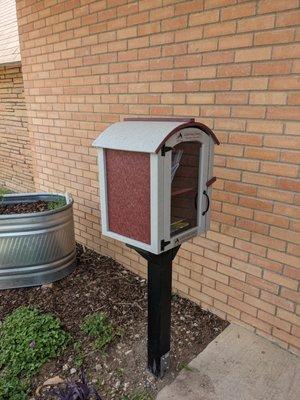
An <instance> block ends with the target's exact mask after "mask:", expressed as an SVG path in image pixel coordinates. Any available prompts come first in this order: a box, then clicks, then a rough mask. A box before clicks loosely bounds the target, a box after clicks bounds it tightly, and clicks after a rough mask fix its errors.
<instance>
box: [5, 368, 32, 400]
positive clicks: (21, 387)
mask: <svg viewBox="0 0 300 400" xmlns="http://www.w3.org/2000/svg"><path fill="white" fill-rule="evenodd" d="M28 390H29V381H28V380H20V379H19V378H17V377H15V376H11V375H5V374H4V375H1V376H0V399H1V400H27V393H28Z"/></svg>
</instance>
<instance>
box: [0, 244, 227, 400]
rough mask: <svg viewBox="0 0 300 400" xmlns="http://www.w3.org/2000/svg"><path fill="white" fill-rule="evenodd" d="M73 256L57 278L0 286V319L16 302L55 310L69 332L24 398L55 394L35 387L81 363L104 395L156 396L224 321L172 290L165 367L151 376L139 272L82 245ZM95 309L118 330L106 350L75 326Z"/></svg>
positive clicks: (71, 375) (76, 370)
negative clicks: (160, 375) (69, 268)
mask: <svg viewBox="0 0 300 400" xmlns="http://www.w3.org/2000/svg"><path fill="white" fill-rule="evenodd" d="M77 257H78V267H77V269H76V271H75V272H74V273H73V274H71V275H70V276H68V277H67V278H65V279H63V280H61V281H59V282H56V283H54V284H52V285H46V286H44V287H39V288H24V289H12V290H5V291H2V292H1V291H0V321H1V320H3V318H4V317H5V316H6V315H7V314H9V313H11V312H12V311H13V310H14V309H16V308H17V307H19V306H21V305H22V306H23V305H32V306H34V307H37V308H38V309H39V310H41V311H44V312H50V313H52V314H54V315H56V316H57V317H58V318H59V319H60V320H61V321H62V323H63V325H64V328H65V329H66V330H67V331H69V332H70V333H71V335H72V337H73V340H74V341H73V344H71V345H70V346H69V347H68V349H67V350H66V352H65V353H64V354H63V355H62V356H61V357H60V358H59V359H57V360H53V361H51V362H49V363H47V364H46V365H45V366H44V367H43V369H42V371H41V372H40V374H39V375H38V376H36V377H35V378H34V379H33V381H32V385H33V390H32V394H31V396H30V399H34V400H41V399H43V400H44V399H48V400H49V399H54V397H52V396H51V390H53V388H52V389H51V388H47V387H46V388H43V389H42V390H41V391H40V392H39V394H36V389H37V388H38V387H40V386H41V385H42V384H43V383H44V382H45V381H46V380H47V379H49V378H51V377H55V376H60V377H62V378H63V379H67V380H72V381H74V380H76V379H78V376H79V375H80V368H83V369H84V370H85V371H86V372H87V376H88V379H89V381H90V383H91V384H92V385H93V386H95V387H96V388H97V390H98V391H99V393H100V394H101V396H102V398H103V399H104V400H124V399H126V397H125V395H130V394H132V393H136V391H142V392H145V391H146V392H147V393H150V394H151V395H152V396H153V398H155V394H156V393H157V392H158V391H159V390H160V389H161V388H162V387H163V386H165V385H166V384H168V383H170V382H171V381H173V380H174V378H175V377H176V375H177V374H178V372H179V371H180V370H181V369H183V368H187V364H188V363H189V362H190V361H191V360H192V359H193V358H194V357H195V356H196V355H197V354H199V353H200V352H201V351H202V350H203V349H204V348H205V347H206V346H207V345H208V343H209V342H211V341H212V340H213V339H214V338H215V337H216V336H217V335H219V333H221V332H222V330H223V329H225V327H226V326H227V325H228V324H227V323H226V322H225V321H223V320H221V319H220V318H218V317H217V316H215V315H213V314H211V313H210V312H207V311H204V310H202V309H201V308H200V307H199V306H197V305H196V304H194V303H192V302H190V301H189V300H186V299H182V298H180V297H179V296H177V295H174V296H173V299H172V344H171V346H172V349H171V368H170V371H169V372H168V373H167V375H166V376H165V377H164V379H162V380H161V379H155V378H154V377H153V376H152V375H151V374H150V373H149V372H148V371H147V368H146V364H147V354H146V348H147V284H146V281H145V279H141V278H140V277H138V276H136V275H134V274H133V273H131V272H129V271H127V270H125V269H124V268H122V266H121V265H120V264H118V263H117V262H115V261H114V260H112V259H111V258H108V257H104V256H101V255H99V254H97V253H95V252H93V251H91V250H86V249H85V248H83V247H81V246H78V252H77ZM97 312H103V313H105V314H106V315H107V316H108V318H109V321H110V322H111V324H112V325H113V326H114V327H115V328H116V329H118V330H119V331H120V332H121V336H119V337H117V338H116V339H115V340H114V341H113V342H112V343H111V344H110V346H109V347H108V349H107V350H106V354H103V353H101V351H99V350H96V349H95V347H94V345H93V340H92V339H91V338H90V337H89V336H88V335H87V334H85V333H84V332H83V331H82V330H81V329H80V327H81V325H82V323H83V321H84V319H85V317H86V316H88V315H91V314H94V313H97ZM74 343H76V345H75V346H74ZM74 348H75V349H74ZM79 348H80V350H78V349H79ZM79 364H82V367H79ZM130 398H131V397H129V399H130ZM140 398H142V397H140Z"/></svg>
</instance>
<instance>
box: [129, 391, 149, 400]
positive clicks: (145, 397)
mask: <svg viewBox="0 0 300 400" xmlns="http://www.w3.org/2000/svg"><path fill="white" fill-rule="evenodd" d="M122 400H152V396H151V395H150V394H149V393H147V392H144V391H136V392H134V393H132V394H130V395H126V396H123V398H122Z"/></svg>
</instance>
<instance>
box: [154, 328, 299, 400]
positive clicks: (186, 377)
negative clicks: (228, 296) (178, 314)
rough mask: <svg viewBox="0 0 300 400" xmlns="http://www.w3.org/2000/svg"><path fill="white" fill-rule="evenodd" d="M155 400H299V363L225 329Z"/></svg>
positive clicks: (245, 334)
mask: <svg viewBox="0 0 300 400" xmlns="http://www.w3.org/2000/svg"><path fill="white" fill-rule="evenodd" d="M156 399H157V400H300V358H299V357H297V356H295V355H293V354H290V353H288V352H287V351H285V350H283V349H281V348H279V347H278V346H276V345H275V344H273V343H271V342H269V341H267V340H265V339H263V338H261V337H259V336H257V335H255V334H254V333H252V332H249V331H247V330H246V329H244V328H242V327H239V326H236V325H233V324H232V325H230V326H229V327H228V328H226V329H225V330H224V332H222V333H221V334H220V335H219V336H218V337H217V338H216V339H215V340H214V341H212V342H211V343H210V344H209V345H208V346H207V348H206V349H205V350H204V351H203V352H202V353H200V354H199V355H198V356H197V357H196V358H195V359H194V360H193V361H192V362H191V363H190V364H189V367H188V368H186V369H184V370H183V371H181V372H180V374H179V375H178V377H177V378H176V379H175V381H174V382H173V383H172V384H170V385H168V386H166V387H165V388H164V389H163V390H162V391H161V392H159V394H158V396H157V398H156Z"/></svg>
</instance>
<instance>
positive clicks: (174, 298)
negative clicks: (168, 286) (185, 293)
mask: <svg viewBox="0 0 300 400" xmlns="http://www.w3.org/2000/svg"><path fill="white" fill-rule="evenodd" d="M179 298H180V297H179V294H178V293H176V292H173V293H172V300H174V301H177V300H178V299H179Z"/></svg>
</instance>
